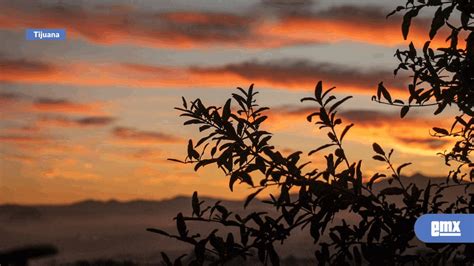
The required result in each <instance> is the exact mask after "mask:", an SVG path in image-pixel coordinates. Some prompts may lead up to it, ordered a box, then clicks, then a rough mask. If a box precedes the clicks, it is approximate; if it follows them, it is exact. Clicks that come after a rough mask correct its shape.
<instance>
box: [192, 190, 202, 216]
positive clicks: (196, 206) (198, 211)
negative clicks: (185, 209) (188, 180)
mask: <svg viewBox="0 0 474 266" xmlns="http://www.w3.org/2000/svg"><path fill="white" fill-rule="evenodd" d="M192 207H193V215H196V216H198V217H199V216H200V215H201V204H199V198H198V193H197V191H194V193H193V198H192Z"/></svg>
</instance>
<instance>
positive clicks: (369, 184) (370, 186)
mask: <svg viewBox="0 0 474 266" xmlns="http://www.w3.org/2000/svg"><path fill="white" fill-rule="evenodd" d="M381 177H385V175H384V174H379V173H375V174H374V175H373V176H372V178H370V180H369V182H368V183H367V187H368V188H372V185H373V184H374V182H375V181H377V179H379V178H381Z"/></svg>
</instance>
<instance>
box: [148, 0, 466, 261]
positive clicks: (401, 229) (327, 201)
mask: <svg viewBox="0 0 474 266" xmlns="http://www.w3.org/2000/svg"><path fill="white" fill-rule="evenodd" d="M421 11H423V12H432V14H433V18H432V22H431V28H430V31H429V33H427V41H426V43H425V45H424V46H423V47H415V46H414V45H413V44H412V43H411V44H410V45H409V47H408V49H407V50H405V51H400V50H397V51H396V53H395V56H396V58H397V59H398V60H399V66H398V68H397V69H396V70H395V74H396V73H397V72H399V71H407V72H408V73H409V74H410V76H411V77H412V81H411V82H410V84H408V86H407V91H408V93H409V97H408V99H394V98H393V97H392V96H391V94H390V92H389V91H390V90H389V89H387V88H385V86H384V84H383V83H382V82H381V83H380V84H379V86H378V89H377V92H376V95H375V96H373V98H372V100H373V101H376V102H378V103H380V104H386V105H389V106H398V107H399V108H400V114H401V119H402V118H403V117H405V116H406V115H407V113H409V112H410V110H412V109H414V108H419V109H422V110H425V111H426V110H427V109H425V108H429V107H430V106H431V107H435V111H434V114H433V115H439V114H441V113H443V112H445V111H446V110H448V109H447V107H448V106H449V107H451V108H454V109H456V111H457V114H456V115H455V116H454V117H453V124H452V127H451V128H439V127H436V125H433V129H432V135H433V137H434V138H450V139H454V141H455V144H454V146H453V148H452V150H450V151H445V152H442V153H441V154H440V155H441V156H442V157H443V158H444V162H443V161H442V160H440V163H445V164H447V165H449V166H451V169H452V170H451V171H450V172H449V173H446V176H445V178H444V179H443V182H440V183H432V182H431V181H428V182H426V183H424V184H422V185H420V184H417V183H416V182H415V181H414V180H403V179H402V173H403V170H404V168H405V167H408V166H409V165H410V163H403V164H399V165H398V164H397V165H395V164H394V162H393V158H394V157H395V156H397V155H396V153H395V152H394V150H393V149H391V147H385V146H384V145H383V144H377V143H373V151H372V153H373V159H374V160H375V161H378V162H379V163H381V164H384V165H385V166H386V167H387V171H384V172H379V173H376V174H374V175H371V176H370V177H368V176H367V174H366V173H364V164H363V163H362V161H361V160H357V159H354V158H348V156H346V154H347V151H346V150H345V146H344V144H345V142H344V140H345V136H346V135H347V134H349V133H350V129H351V127H352V126H353V125H352V124H344V121H342V120H341V119H340V118H339V117H338V114H337V112H338V110H339V108H340V107H341V106H342V105H343V103H344V102H345V101H347V100H349V99H350V98H351V96H348V97H345V98H342V99H340V98H336V96H335V95H334V94H333V92H334V91H333V89H334V88H328V87H326V86H323V82H321V81H320V82H318V83H317V85H316V88H315V90H314V95H312V96H310V97H306V98H303V99H302V101H306V102H311V103H312V104H313V106H314V112H313V113H310V114H308V117H307V120H308V122H310V123H313V124H315V125H316V126H317V127H318V128H319V130H320V133H321V134H325V135H327V137H328V142H327V144H325V145H323V146H320V147H316V148H315V149H313V150H311V151H309V153H308V154H309V155H313V154H317V155H319V156H322V157H323V158H324V160H325V162H326V165H325V167H323V168H322V169H316V168H315V167H313V166H312V165H311V163H310V162H307V161H305V160H304V159H303V152H302V151H297V152H294V153H292V154H291V155H288V156H283V155H282V152H281V151H279V150H278V149H277V148H275V147H274V146H273V145H272V144H271V143H272V134H271V133H270V132H267V131H265V130H263V129H262V128H263V127H264V123H265V120H266V118H267V117H266V115H265V112H266V110H267V109H268V108H266V107H262V106H259V104H258V102H257V99H256V95H257V92H256V90H255V89H254V87H253V85H251V86H250V87H249V88H248V89H246V90H245V89H242V88H238V90H237V91H236V93H234V94H232V98H231V99H229V100H227V101H226V102H225V103H224V104H223V106H221V107H218V106H207V105H205V104H204V103H203V102H202V101H201V100H200V99H196V100H194V101H191V102H188V101H187V100H185V99H184V98H183V105H182V107H179V108H177V109H178V110H179V111H180V112H181V116H182V117H185V118H186V122H185V123H184V124H185V125H195V126H198V128H199V131H200V132H203V133H205V135H204V137H202V138H200V139H197V140H194V141H193V140H189V143H188V146H187V156H186V158H185V159H184V160H175V159H173V160H175V161H178V162H181V163H185V164H191V165H193V166H194V169H195V170H196V171H197V170H199V169H200V168H202V167H205V166H208V165H214V166H216V167H218V168H219V169H220V170H222V173H223V175H225V176H226V177H227V178H228V179H229V188H230V190H232V189H233V187H234V186H236V185H237V184H238V183H240V184H243V185H246V186H248V187H250V188H251V189H252V193H251V194H250V195H249V196H248V198H247V200H246V201H245V204H244V205H245V206H247V205H248V204H250V202H251V201H252V200H253V199H254V198H255V197H256V196H257V195H259V196H265V195H264V193H265V192H267V195H268V199H267V200H264V203H266V204H268V205H269V206H271V207H272V208H273V210H274V212H273V213H267V212H252V213H250V214H248V215H244V216H241V215H238V214H235V213H234V212H233V211H232V210H230V209H228V208H226V207H225V206H224V205H223V204H220V203H219V202H218V203H216V204H213V205H212V204H211V205H207V204H206V203H205V202H204V201H201V200H200V199H199V197H198V194H197V192H196V193H194V195H193V199H192V210H193V211H192V215H190V216H186V215H183V213H178V215H177V216H176V217H175V220H176V227H177V233H168V232H166V231H163V230H160V229H153V228H150V229H148V231H150V232H154V233H158V234H160V235H164V236H166V237H169V238H173V239H177V240H179V241H182V242H185V243H188V244H190V246H191V247H192V252H191V253H190V254H187V255H182V256H178V257H174V258H171V257H170V256H168V255H167V254H165V253H162V258H163V262H164V263H165V264H166V265H181V264H190V265H203V264H206V265H207V264H210V265H222V264H227V263H229V262H234V261H236V260H239V261H240V260H242V259H243V260H255V259H258V261H260V263H263V264H265V265H267V264H272V265H279V264H281V263H282V259H281V256H280V255H279V251H278V248H277V247H278V246H279V245H280V244H284V243H285V242H287V241H289V239H291V237H292V236H293V235H294V234H295V233H296V232H298V231H301V230H303V232H305V233H306V234H308V235H310V236H311V238H312V240H313V242H314V258H315V260H316V261H317V262H318V263H319V264H320V265H324V264H330V265H351V264H356V265H361V264H371V265H405V264H409V265H412V264H422V265H445V264H448V263H449V264H459V265H466V264H469V263H471V264H472V263H474V245H473V244H423V243H420V242H418V241H417V239H416V237H415V233H414V230H413V229H414V223H415V221H416V219H417V218H418V217H420V216H421V215H422V214H425V213H474V191H473V189H472V187H471V185H472V184H473V179H474V174H473V168H474V167H473V166H474V165H473V163H472V161H471V157H470V155H471V152H472V149H473V144H474V143H473V142H474V140H473V136H472V133H473V129H474V118H473V114H474V110H473V104H474V33H473V29H474V20H473V19H474V18H473V14H474V3H473V2H472V1H468V0H451V1H438V0H418V1H414V0H408V1H407V2H406V5H404V6H398V7H397V8H396V10H394V12H392V13H391V14H389V16H391V15H394V14H400V13H401V14H403V19H402V25H401V29H402V34H403V37H404V38H405V39H406V38H408V36H409V29H410V25H411V21H412V19H413V18H415V17H417V16H418V15H419V13H420V12H421ZM355 30H356V29H355ZM441 31H443V32H445V33H446V32H448V35H447V36H443V38H447V40H446V47H441V48H440V47H431V42H430V40H431V39H433V38H435V37H436V36H437V34H438V32H441ZM407 134H410V133H409V132H407ZM366 164H368V163H366ZM366 179H368V180H369V181H367V182H365V181H364V180H366ZM380 180H388V181H387V182H388V183H389V184H390V186H389V187H386V188H385V189H383V190H379V191H377V190H375V189H374V188H373V187H374V184H376V183H377V182H379V181H380ZM459 187H461V188H463V192H462V193H460V194H459V195H458V196H457V197H456V198H455V199H451V200H449V201H448V200H446V198H445V195H446V194H447V193H448V192H447V191H449V190H451V189H454V188H459ZM275 188H276V189H277V190H278V193H275V194H272V193H271V192H270V189H275ZM268 193H270V194H268ZM347 213H349V214H351V215H352V218H353V220H352V222H349V221H348V220H347V219H345V218H340V217H341V216H343V215H347ZM339 218H340V219H339ZM193 223H203V224H214V225H215V228H216V230H213V231H212V232H210V233H206V234H200V233H193V232H192V231H191V230H190V228H189V224H193ZM223 228H225V229H226V230H223ZM325 236H328V237H325Z"/></svg>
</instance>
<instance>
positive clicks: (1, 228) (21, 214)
mask: <svg viewBox="0 0 474 266" xmlns="http://www.w3.org/2000/svg"><path fill="white" fill-rule="evenodd" d="M404 178H405V179H410V180H411V181H412V182H414V183H416V184H417V186H419V187H420V188H423V187H424V186H426V183H427V182H428V180H429V179H431V182H432V183H433V182H437V181H442V179H440V178H428V177H426V176H423V175H421V174H415V175H413V176H411V177H404ZM388 186H389V184H388V182H387V181H386V180H383V181H381V182H379V183H377V184H375V185H374V189H376V190H381V189H384V188H386V187H388ZM448 192H449V194H446V195H445V197H446V199H448V200H450V199H454V198H455V197H456V196H457V195H460V194H464V193H465V192H464V191H463V190H462V188H455V189H452V190H449V191H448ZM201 200H204V201H206V203H208V204H213V203H214V202H216V201H217V200H219V199H215V198H206V197H202V198H201ZM222 202H223V203H222V204H223V205H225V206H227V207H228V209H229V210H232V211H235V212H238V213H247V212H251V211H270V210H271V208H268V206H266V205H265V204H264V203H261V202H260V201H253V202H252V203H251V204H250V205H249V206H248V207H247V209H243V202H242V201H231V200H222ZM179 211H184V213H188V214H191V212H192V210H191V198H190V197H183V196H179V197H176V198H172V199H167V200H161V201H152V200H133V201H117V200H109V201H97V200H85V201H81V202H77V203H73V204H67V205H28V206H23V205H14V204H6V205H0V234H1V235H2V239H1V240H0V251H4V250H7V249H11V248H15V247H22V246H29V245H36V244H41V243H50V244H53V245H55V246H56V247H57V248H58V250H59V254H58V255H57V256H56V257H55V258H48V259H45V260H46V261H48V260H54V261H55V262H71V261H77V260H97V259H120V260H130V261H136V262H157V261H158V260H160V256H159V255H158V254H159V252H161V251H165V252H168V253H170V254H176V255H180V254H181V253H183V252H188V251H189V249H190V247H189V246H186V245H183V244H182V243H179V242H176V241H172V240H169V239H166V238H163V237H160V236H157V235H150V233H148V232H146V231H145V228H148V227H160V228H165V229H167V230H169V231H173V230H175V229H174V228H175V222H174V221H173V219H172V217H174V216H175V215H176V213H178V212H179ZM344 218H345V219H347V221H348V222H350V221H351V215H350V214H349V213H347V214H346V215H344ZM337 222H338V221H334V223H337ZM211 229H213V227H212V226H210V225H207V224H202V226H200V227H199V228H192V230H193V231H194V230H197V231H202V232H207V231H210V230H211ZM323 237H324V236H323ZM285 247H286V248H285V249H281V250H282V251H281V252H282V257H283V258H284V257H288V256H290V255H291V256H294V257H296V258H312V257H313V255H312V254H313V252H314V250H313V242H312V240H311V239H310V237H309V236H308V234H307V233H305V232H304V231H298V232H296V234H295V235H294V237H292V238H290V239H289V241H288V242H285Z"/></svg>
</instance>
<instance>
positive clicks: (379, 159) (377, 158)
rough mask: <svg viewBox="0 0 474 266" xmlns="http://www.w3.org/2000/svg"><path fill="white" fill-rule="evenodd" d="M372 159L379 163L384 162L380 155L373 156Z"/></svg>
mask: <svg viewBox="0 0 474 266" xmlns="http://www.w3.org/2000/svg"><path fill="white" fill-rule="evenodd" d="M372 159H374V160H377V161H381V162H385V158H383V157H382V156H380V155H374V156H373V157H372Z"/></svg>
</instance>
